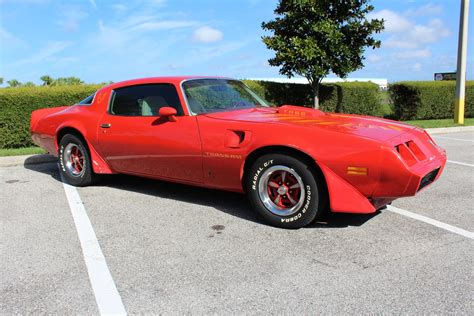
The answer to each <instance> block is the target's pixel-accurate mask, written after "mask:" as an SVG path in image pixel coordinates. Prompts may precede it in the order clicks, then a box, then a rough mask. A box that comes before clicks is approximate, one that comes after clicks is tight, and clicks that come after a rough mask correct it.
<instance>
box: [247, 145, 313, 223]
mask: <svg viewBox="0 0 474 316" xmlns="http://www.w3.org/2000/svg"><path fill="white" fill-rule="evenodd" d="M319 190H320V188H319V187H318V181H317V180H316V179H315V177H314V175H313V172H312V171H311V167H310V166H308V165H307V164H306V163H304V162H302V161H300V160H298V159H296V158H294V157H291V156H286V155H281V154H269V155H265V156H262V157H260V158H258V159H257V160H256V161H255V163H254V164H253V165H252V167H251V169H250V172H249V173H248V177H247V193H248V197H249V200H250V204H251V205H252V207H253V208H254V209H255V210H256V211H257V212H258V213H259V214H260V215H261V216H262V217H263V218H264V219H265V220H266V221H267V222H268V223H270V224H271V225H273V226H277V227H282V228H301V227H303V226H306V225H307V224H309V223H310V222H312V221H313V220H314V219H315V218H316V217H317V216H318V215H319V213H320V210H319V209H320V208H319V196H320V194H319Z"/></svg>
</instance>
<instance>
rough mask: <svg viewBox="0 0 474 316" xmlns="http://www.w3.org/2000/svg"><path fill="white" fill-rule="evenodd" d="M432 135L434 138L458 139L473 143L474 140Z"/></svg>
mask: <svg viewBox="0 0 474 316" xmlns="http://www.w3.org/2000/svg"><path fill="white" fill-rule="evenodd" d="M432 137H434V138H441V139H449V140H459V141H462V142H470V143H474V140H472V139H464V138H456V137H446V136H438V135H433V136H432Z"/></svg>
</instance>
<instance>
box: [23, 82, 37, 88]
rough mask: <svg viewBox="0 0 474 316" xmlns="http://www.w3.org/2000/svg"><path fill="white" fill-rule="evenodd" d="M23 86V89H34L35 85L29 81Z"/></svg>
mask: <svg viewBox="0 0 474 316" xmlns="http://www.w3.org/2000/svg"><path fill="white" fill-rule="evenodd" d="M22 86H23V87H34V86H35V84H34V83H33V82H31V81H28V82H25V83H24V84H23V85H22Z"/></svg>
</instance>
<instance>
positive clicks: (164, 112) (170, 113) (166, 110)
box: [158, 106, 178, 122]
mask: <svg viewBox="0 0 474 316" xmlns="http://www.w3.org/2000/svg"><path fill="white" fill-rule="evenodd" d="M158 114H159V115H160V117H163V118H167V119H168V120H170V121H172V122H176V114H178V112H176V109H175V108H172V107H170V106H165V107H162V108H161V109H160V111H159V112H158Z"/></svg>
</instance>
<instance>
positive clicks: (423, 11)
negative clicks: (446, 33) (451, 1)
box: [405, 3, 443, 16]
mask: <svg viewBox="0 0 474 316" xmlns="http://www.w3.org/2000/svg"><path fill="white" fill-rule="evenodd" d="M441 13H443V7H442V6H441V5H436V4H433V3H428V4H425V5H423V6H421V7H419V8H416V9H410V10H407V11H405V14H406V15H408V16H427V15H438V14H441Z"/></svg>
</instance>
